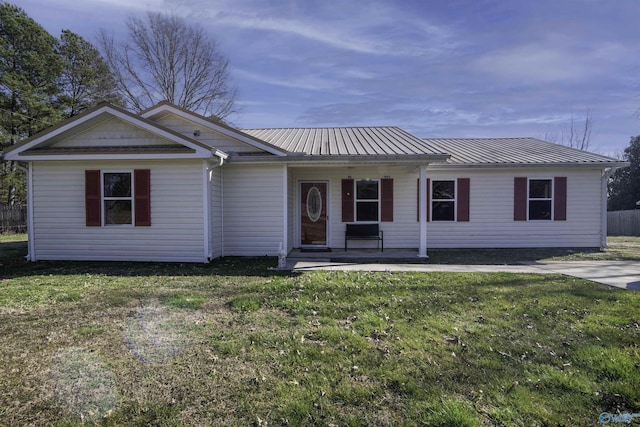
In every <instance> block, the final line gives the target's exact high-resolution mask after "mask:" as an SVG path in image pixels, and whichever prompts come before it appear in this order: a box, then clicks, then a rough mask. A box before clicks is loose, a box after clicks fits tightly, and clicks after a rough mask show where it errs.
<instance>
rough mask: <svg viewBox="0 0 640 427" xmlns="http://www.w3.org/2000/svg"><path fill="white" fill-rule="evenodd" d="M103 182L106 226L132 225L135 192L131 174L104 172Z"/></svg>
mask: <svg viewBox="0 0 640 427" xmlns="http://www.w3.org/2000/svg"><path fill="white" fill-rule="evenodd" d="M102 181H103V193H102V194H103V206H104V224H105V225H115V224H132V223H133V221H132V218H133V215H132V214H133V191H132V186H131V172H117V173H111V172H104V173H103V175H102Z"/></svg>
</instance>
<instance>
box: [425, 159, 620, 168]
mask: <svg viewBox="0 0 640 427" xmlns="http://www.w3.org/2000/svg"><path fill="white" fill-rule="evenodd" d="M627 166H629V162H622V161H620V162H562V163H453V164H452V163H439V164H433V165H432V166H431V169H514V168H545V169H548V168H599V169H606V168H612V167H615V168H621V167H627Z"/></svg>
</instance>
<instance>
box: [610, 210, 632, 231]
mask: <svg viewBox="0 0 640 427" xmlns="http://www.w3.org/2000/svg"><path fill="white" fill-rule="evenodd" d="M607 235H609V236H640V209H636V210H633V211H614V212H607Z"/></svg>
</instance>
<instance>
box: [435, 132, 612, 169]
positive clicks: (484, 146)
mask: <svg viewBox="0 0 640 427" xmlns="http://www.w3.org/2000/svg"><path fill="white" fill-rule="evenodd" d="M424 141H425V142H426V143H427V144H429V145H430V146H432V147H434V148H435V149H436V150H439V151H442V152H445V153H448V154H450V155H451V157H450V158H449V159H448V160H447V161H446V163H447V164H450V165H495V164H499V165H509V164H513V165H522V164H531V165H535V164H554V163H556V164H596V163H598V164H602V163H611V164H617V163H621V161H620V160H617V159H614V158H611V157H607V156H603V155H600V154H595V153H590V152H587V151H582V150H577V149H575V148H570V147H567V146H564V145H559V144H554V143H551V142H546V141H542V140H539V139H536V138H463V139H459V138H425V139H424Z"/></svg>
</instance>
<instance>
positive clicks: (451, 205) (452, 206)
mask: <svg viewBox="0 0 640 427" xmlns="http://www.w3.org/2000/svg"><path fill="white" fill-rule="evenodd" d="M455 219H456V182H455V181H432V188H431V220H432V221H455Z"/></svg>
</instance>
